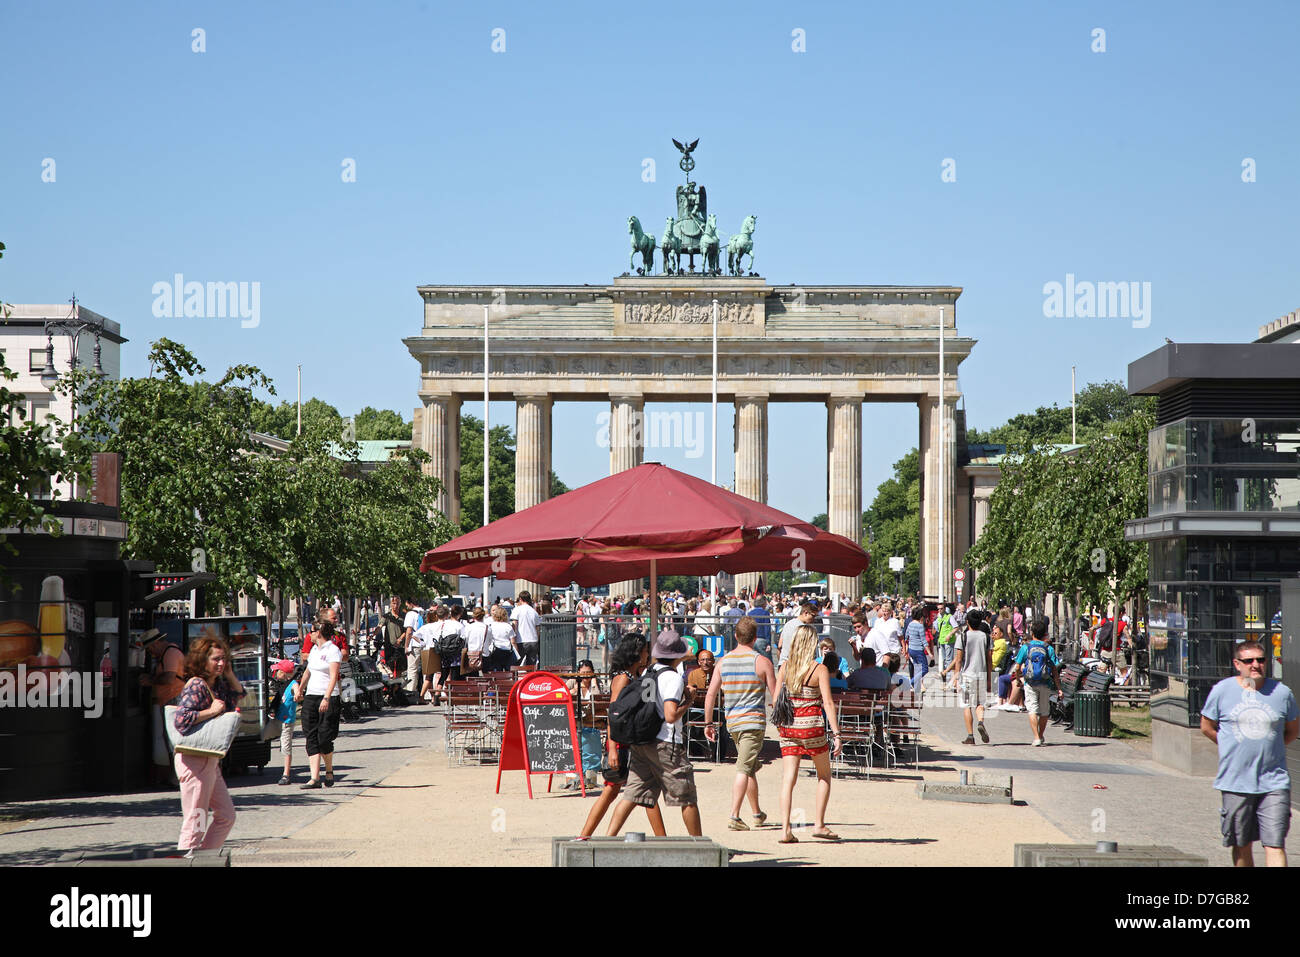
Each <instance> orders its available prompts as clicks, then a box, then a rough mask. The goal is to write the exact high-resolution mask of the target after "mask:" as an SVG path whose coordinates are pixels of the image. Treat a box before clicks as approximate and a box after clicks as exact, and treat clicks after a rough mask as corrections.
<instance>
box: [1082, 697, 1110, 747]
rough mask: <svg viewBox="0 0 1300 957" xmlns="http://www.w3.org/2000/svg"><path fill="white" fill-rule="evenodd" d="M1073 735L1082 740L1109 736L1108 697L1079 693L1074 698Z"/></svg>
mask: <svg viewBox="0 0 1300 957" xmlns="http://www.w3.org/2000/svg"><path fill="white" fill-rule="evenodd" d="M1074 733H1075V734H1076V735H1078V736H1079V737H1082V738H1106V737H1109V736H1110V695H1109V694H1107V693H1106V692H1104V691H1080V692H1077V693H1076V694H1075V696H1074Z"/></svg>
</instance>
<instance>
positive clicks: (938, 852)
mask: <svg viewBox="0 0 1300 957" xmlns="http://www.w3.org/2000/svg"><path fill="white" fill-rule="evenodd" d="M922 722H923V729H924V732H923V742H924V745H925V746H923V747H922V750H921V770H920V772H919V773H917V772H916V771H915V770H913V769H910V768H900V769H898V771H897V772H895V773H890V774H887V775H886V774H879V775H876V776H873V778H872V779H871V780H859V779H857V778H853V777H849V778H843V779H836V780H835V782H834V785H833V787H832V791H831V803H830V809H829V812H828V815H827V823H828V824H829V825H830V826H831V827H832V828H833V829H834V830H836V831H837V832H838V833H839V834H840V836H841V837H842V838H843V841H842V842H841V843H839V844H825V843H822V842H819V841H815V840H813V839H812V838H811V837H806V838H804V839H803V840H801V842H800V843H799V844H798V845H781V844H778V843H777V840H778V838H779V836H780V828H779V822H778V818H779V811H780V803H779V802H780V791H779V784H780V767H779V759H776V758H775V757H774V756H775V754H776V753H777V751H776V742H775V740H772V739H770V740H769V741H768V746H767V749H766V751H765V756H766V755H772V756H773V758H774V759H773V760H771V761H767V762H766V763H765V765H764V767H763V769H762V770H761V771H760V772H759V784H760V788H761V794H762V801H763V807H764V810H766V811H767V813H768V814H769V815H770V818H769V821H768V824H767V825H766V826H765V827H764V828H762V829H760V830H753V831H749V832H733V831H729V830H727V829H726V827H725V825H726V817H727V808H728V804H729V795H730V790H731V782H732V772H731V765H729V764H724V765H718V764H712V763H708V762H704V761H697V762H696V770H697V774H696V781H697V785H698V788H699V793H700V811H701V816H702V819H703V823H704V832H705V834H706V835H708V836H710V837H712V838H713V839H714V840H716V841H718V842H719V843H722V844H724V845H726V846H727V847H729V848H731V849H732V850H733V851H734V852H735V854H734V856H733V858H732V865H733V866H750V865H786V866H803V865H811V864H831V865H895V866H911V865H920V866H931V865H959V866H972V865H974V866H981V865H983V866H1008V865H1010V864H1011V863H1012V848H1013V846H1014V845H1015V844H1016V843H1018V842H1019V843H1044V842H1077V843H1092V842H1094V841H1096V840H1100V839H1105V840H1112V841H1118V842H1119V843H1120V845H1121V846H1123V845H1132V844H1165V845H1170V846H1173V847H1176V848H1178V849H1179V850H1182V851H1185V852H1188V853H1192V854H1198V855H1202V856H1205V857H1207V858H1208V859H1209V861H1210V862H1211V864H1213V865H1225V864H1226V863H1227V862H1228V856H1227V853H1226V852H1225V851H1224V850H1223V848H1222V847H1220V846H1219V840H1218V837H1217V835H1218V818H1219V811H1218V804H1219V799H1218V794H1217V792H1215V791H1214V790H1213V788H1212V787H1211V782H1210V779H1209V778H1203V777H1193V776H1189V775H1185V774H1182V773H1179V772H1176V771H1171V770H1169V769H1166V768H1163V767H1161V766H1159V765H1156V764H1155V763H1153V762H1152V761H1151V760H1150V757H1149V755H1148V754H1147V753H1144V752H1145V750H1146V749H1145V748H1144V747H1142V745H1141V744H1139V745H1137V746H1134V745H1131V744H1129V743H1126V742H1123V741H1118V740H1109V739H1105V740H1103V739H1096V738H1082V737H1076V736H1074V735H1073V734H1066V733H1063V732H1062V731H1061V730H1060V729H1059V728H1057V727H1054V726H1053V727H1050V728H1049V730H1048V734H1047V740H1048V747H1045V748H1030V747H1029V746H1028V744H1029V741H1030V732H1029V728H1028V722H1027V719H1026V717H1025V716H1024V715H1021V714H1012V713H1003V712H992V713H991V714H990V715H989V717H988V720H987V722H986V724H987V727H988V730H989V734H990V736H991V738H992V740H991V742H990V744H988V745H976V746H974V747H971V746H968V745H962V744H960V743H959V742H960V741H961V740H962V739H963V738H964V736H965V729H964V727H963V726H962V721H961V712H960V711H958V710H957V709H956V708H951V707H934V706H927V708H926V709H925V710H924V711H923V718H922ZM442 724H443V719H442V715H441V712H440V711H439V710H436V709H433V708H430V707H411V708H406V709H399V710H394V709H390V710H386V711H384V712H382V713H381V714H379V715H376V716H373V717H369V718H366V719H363V720H361V721H358V722H355V723H350V724H345V725H344V726H343V729H342V732H341V734H340V737H339V740H338V743H337V758H336V765H335V767H336V772H337V775H338V784H337V785H336V787H334V789H333V790H322V791H311V792H306V791H301V790H299V789H298V787H297V784H298V783H300V782H302V781H305V780H306V774H305V772H304V771H302V770H301V767H302V765H301V763H299V768H300V770H299V772H298V775H297V777H296V780H295V785H294V786H293V787H278V786H277V785H276V784H275V781H276V779H277V778H278V770H277V765H276V764H274V763H273V764H272V765H268V767H267V771H266V774H265V775H264V776H261V777H259V776H257V775H255V774H254V775H247V776H241V777H236V778H233V779H232V780H231V782H230V786H231V793H232V796H233V798H234V801H235V805H236V808H237V810H238V815H239V816H238V821H237V823H236V825H235V830H234V832H233V833H232V834H231V837H230V841H229V843H228V845H227V846H228V847H229V848H230V849H231V854H232V862H233V864H234V866H237V867H244V866H259V865H261V866H266V865H290V864H321V863H335V864H341V865H344V866H349V865H416V866H420V865H469V866H479V865H531V866H549V864H550V841H551V837H552V836H553V835H561V834H572V833H574V832H576V830H577V829H578V828H579V827H580V826H581V824H582V821H583V820H584V818H585V816H586V813H587V809H588V808H589V806H590V803H589V802H590V801H591V800H592V798H590V797H589V798H585V799H584V798H583V797H581V796H580V795H579V794H577V793H576V792H568V791H562V790H558V788H559V785H560V783H561V781H560V779H559V778H557V779H556V790H555V791H553V792H552V793H550V794H547V793H546V778H545V777H536V778H534V782H533V785H534V793H535V795H536V797H535V799H534V800H531V801H530V800H529V798H528V794H527V789H526V787H525V783H524V776H523V774H522V772H517V771H516V772H507V773H506V774H505V775H504V776H503V780H502V784H501V793H500V794H499V795H498V794H495V793H494V787H495V783H496V768H495V766H492V767H450V768H449V767H448V766H447V758H446V754H445V752H444V750H443V743H442ZM770 731H771V729H769V734H770ZM273 757H278V752H273ZM298 758H299V762H301V752H299V754H298ZM962 768H966V769H970V770H980V771H991V772H999V773H1004V774H1010V775H1012V776H1013V777H1014V781H1015V785H1014V787H1015V799H1016V803H1015V805H1011V806H1009V805H980V804H958V803H951V802H932V801H925V802H922V801H921V800H920V799H919V798H918V796H917V794H916V784H917V782H918V781H920V780H922V779H924V780H927V781H931V782H955V781H956V780H957V777H958V775H957V772H958V770H959V769H962ZM273 772H274V773H273ZM1098 785H1100V786H1101V787H1100V788H1098V787H1097V786H1098ZM589 793H591V792H589ZM814 793H815V781H814V778H813V777H812V776H811V774H810V773H808V772H805V773H804V774H803V775H801V777H800V780H799V784H798V786H797V788H796V790H795V805H794V806H795V808H796V809H799V808H801V807H802V808H805V814H806V816H807V818H808V819H809V820H811V819H812V807H811V803H812V799H813V795H814ZM745 813H746V815H748V808H746V810H745ZM664 820H665V822H666V824H667V827H668V832H669V833H670V834H684V833H685V829H684V827H683V825H682V820H681V815H680V813H678V812H677V811H676V810H675V809H665V811H664ZM179 828H180V798H179V795H178V793H177V792H170V791H164V792H152V793H138V794H130V795H114V796H104V797H80V798H66V799H56V800H52V801H39V802H26V803H13V804H7V805H4V806H2V807H0V864H44V863H49V862H52V861H54V860H57V859H58V858H59V857H60V856H61V855H63V854H64V853H67V852H70V851H86V852H90V853H96V852H107V851H112V850H120V849H123V848H130V847H148V848H152V849H154V851H155V852H156V853H160V854H164V853H170V852H172V851H174V848H175V838H176V835H177V833H178V832H179ZM628 829H631V830H646V831H648V830H649V828H648V826H647V825H646V821H645V817H644V815H642V814H641V813H640V812H639V811H638V812H634V813H633V816H632V817H631V819H630V821H629V826H628ZM601 832H603V827H602V830H601Z"/></svg>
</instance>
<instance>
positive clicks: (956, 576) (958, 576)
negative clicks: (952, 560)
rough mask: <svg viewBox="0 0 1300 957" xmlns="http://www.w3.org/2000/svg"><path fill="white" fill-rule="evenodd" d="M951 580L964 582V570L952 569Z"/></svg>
mask: <svg viewBox="0 0 1300 957" xmlns="http://www.w3.org/2000/svg"><path fill="white" fill-rule="evenodd" d="M952 580H953V581H955V582H964V581H965V580H966V570H965V569H964V568H956V569H953V573H952Z"/></svg>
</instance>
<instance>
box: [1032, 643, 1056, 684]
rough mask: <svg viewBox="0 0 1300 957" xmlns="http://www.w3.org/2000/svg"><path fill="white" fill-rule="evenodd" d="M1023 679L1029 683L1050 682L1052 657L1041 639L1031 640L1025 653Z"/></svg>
mask: <svg viewBox="0 0 1300 957" xmlns="http://www.w3.org/2000/svg"><path fill="white" fill-rule="evenodd" d="M1025 680H1026V681H1027V682H1029V683H1030V684H1031V685H1044V684H1051V682H1052V659H1051V656H1050V655H1049V654H1048V653H1047V646H1046V645H1045V644H1043V643H1042V642H1041V641H1031V642H1030V643H1029V647H1028V654H1026V655H1025Z"/></svg>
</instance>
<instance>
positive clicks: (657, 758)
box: [610, 628, 703, 837]
mask: <svg viewBox="0 0 1300 957" xmlns="http://www.w3.org/2000/svg"><path fill="white" fill-rule="evenodd" d="M650 657H651V658H652V659H653V662H654V663H653V664H652V665H651V666H650V668H649V669H648V670H647V671H646V674H647V675H653V676H654V686H653V687H654V694H655V710H656V711H658V712H659V716H660V717H661V718H663V725H662V727H661V728H660V729H659V735H658V737H657V739H656V740H655V741H654V743H652V744H634V745H631V755H630V759H629V761H628V777H627V784H625V785H624V786H623V792H622V794H620V795H619V798H620V799H619V803H618V806H617V807H615V808H614V819H613V821H612V822H611V824H610V828H611V830H610V833H611V834H617V833H618V832H619V829H620V828H622V826H623V823H624V822H625V821H626V820H627V818H628V815H629V814H631V813H632V809H633V808H634V807H637V806H638V805H640V806H641V807H647V808H649V807H654V806H655V805H656V804H657V803H658V801H659V795H660V793H662V794H663V795H664V803H665V804H667V805H668V806H669V807H680V808H681V809H682V821H683V822H684V823H685V824H686V833H688V834H691V835H693V836H696V837H698V836H700V835H701V834H702V833H703V831H701V830H700V808H699V796H698V795H697V794H696V791H695V769H694V768H693V767H692V766H691V762H690V761H689V760H687V758H686V735H685V734H684V730H685V729H684V728H683V725H684V724H685V718H686V711H687V708H688V703H687V700H686V683H685V682H684V681H683V680H682V676H681V674H680V673H679V672H678V670H677V665H678V664H679V663H680V661H681V659H683V658H685V657H686V642H685V641H683V640H682V636H681V635H679V634H677V632H675V631H673V630H672V629H671V628H665V629H664V630H663V631H661V632H660V633H659V636H658V637H657V638H655V640H654V642H653V644H652V645H651V646H650ZM647 700H648V699H647Z"/></svg>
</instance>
